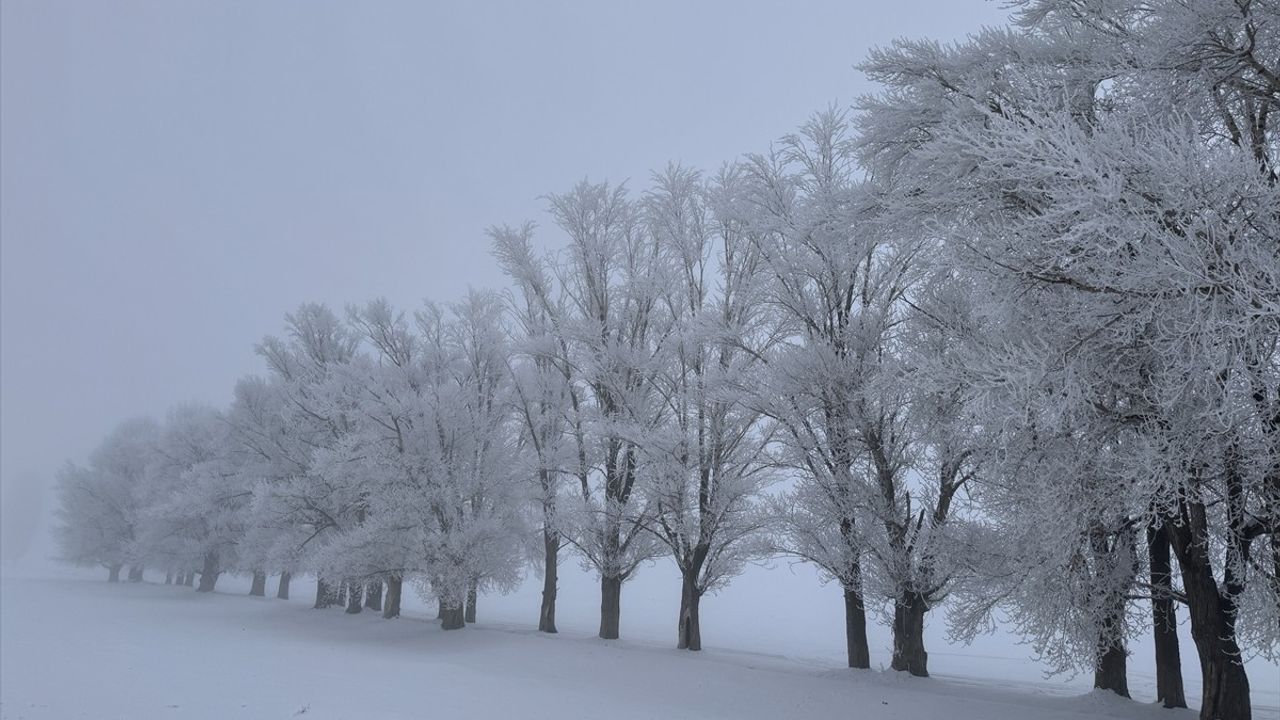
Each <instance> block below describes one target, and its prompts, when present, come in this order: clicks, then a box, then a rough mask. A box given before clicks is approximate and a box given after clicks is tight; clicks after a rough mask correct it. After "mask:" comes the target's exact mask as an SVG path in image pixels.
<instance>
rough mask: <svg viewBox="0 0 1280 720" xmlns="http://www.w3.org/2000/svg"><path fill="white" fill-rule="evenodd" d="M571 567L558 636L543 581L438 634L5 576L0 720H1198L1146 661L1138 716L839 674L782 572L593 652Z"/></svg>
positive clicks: (937, 642) (302, 603)
mask: <svg viewBox="0 0 1280 720" xmlns="http://www.w3.org/2000/svg"><path fill="white" fill-rule="evenodd" d="M565 569H566V570H567V571H569V572H568V573H567V575H568V577H567V578H566V583H565V586H564V587H563V590H562V594H563V596H564V597H563V600H562V606H561V608H560V614H561V621H560V625H561V629H562V632H561V634H560V635H558V636H554V637H553V636H546V635H540V634H538V633H536V632H534V631H533V629H532V624H531V623H530V622H529V616H530V614H531V613H536V590H537V588H536V583H535V582H530V583H527V584H526V585H525V586H523V587H521V588H520V589H519V590H517V592H515V593H513V594H511V595H508V596H505V597H486V598H483V599H482V602H481V605H480V615H481V617H480V620H481V622H480V623H479V624H478V625H476V626H473V627H469V628H468V629H466V630H464V631H461V632H453V633H446V632H442V631H440V630H438V629H437V628H436V627H435V624H434V622H432V621H428V620H426V619H425V618H426V615H427V613H426V612H425V608H423V607H422V605H421V604H420V603H418V602H411V603H408V606H407V615H406V617H404V618H401V619H400V620H396V621H384V620H382V619H381V618H379V617H377V616H376V614H374V613H363V614H361V615H358V616H347V615H344V614H343V613H342V611H341V610H340V609H334V610H325V611H315V610H311V609H309V600H310V597H309V594H310V592H311V591H312V587H313V586H312V585H311V584H310V583H307V582H298V583H296V584H295V590H294V599H293V600H291V601H289V602H282V601H278V600H275V599H272V598H250V597H246V596H244V592H245V591H246V590H247V582H245V580H244V579H242V578H224V580H223V581H222V582H221V583H220V584H219V590H220V592H218V593H215V594H213V595H201V594H198V593H195V592H192V591H191V589H190V588H176V587H170V586H164V585H160V584H155V583H154V578H150V579H151V580H152V582H148V583H145V584H141V585H131V584H128V583H122V584H118V585H109V584H107V583H105V582H103V581H102V578H101V577H99V574H96V573H88V574H80V575H75V576H68V577H64V578H60V579H57V578H49V577H45V578H30V577H14V576H12V575H10V576H7V577H4V578H2V579H0V718H3V720H18V719H19V718H28V719H30V720H39V719H46V718H59V719H61V718H94V719H97V718H102V719H110V718H121V719H128V720H150V719H151V718H293V717H300V718H305V719H306V720H312V719H315V718H377V719H378V720H391V719H393V718H434V717H450V718H471V717H475V718H521V719H526V718H544V717H545V718H558V719H564V718H596V717H610V718H619V719H621V718H743V719H750V718H790V717H814V718H826V717H832V718H835V717H851V716H856V717H858V718H864V719H867V720H876V719H879V718H929V717H946V718H948V720H962V719H964V718H975V719H977V718H984V719H989V720H1000V719H1006V718H1081V717H1099V716H1101V717H1121V718H1168V719H1169V720H1176V719H1178V718H1192V717H1194V713H1190V712H1182V711H1166V710H1162V709H1160V708H1158V707H1156V706H1153V705H1150V704H1147V703H1146V702H1142V701H1141V700H1147V699H1149V698H1147V697H1145V695H1144V693H1145V692H1146V690H1145V688H1146V684H1147V676H1148V675H1149V673H1148V672H1146V671H1145V670H1144V669H1143V668H1142V661H1141V657H1140V656H1137V657H1135V662H1134V664H1135V672H1134V673H1133V676H1132V679H1131V682H1133V683H1134V685H1135V689H1136V694H1137V695H1138V697H1139V699H1140V701H1133V702H1131V701H1125V700H1122V699H1120V698H1115V697H1111V696H1108V695H1106V694H1101V693H1090V692H1089V691H1088V679H1087V678H1077V679H1075V680H1074V681H1069V682H1064V681H1062V680H1061V679H1054V680H1045V679H1043V678H1042V677H1041V672H1042V670H1041V669H1040V668H1039V667H1038V666H1036V665H1035V664H1034V663H1032V662H1030V661H1028V660H1025V659H1019V658H1018V655H1019V652H1020V651H1021V650H1023V648H1017V647H1012V648H1011V647H1008V646H1007V643H1006V645H1005V646H1004V647H1003V649H1002V650H1001V649H1000V648H998V647H997V646H996V645H995V644H992V645H991V646H990V647H982V646H976V647H970V648H946V647H943V646H942V645H941V639H939V638H933V639H934V649H933V652H932V655H931V661H932V666H933V668H934V669H935V676H934V677H933V678H929V679H916V678H910V677H905V676H903V675H901V674H898V673H891V672H874V671H873V672H852V671H848V670H845V669H842V668H841V667H840V662H839V651H840V648H841V647H842V645H841V642H842V637H841V632H842V631H841V627H840V625H839V622H840V620H841V616H840V615H839V613H838V608H839V597H838V593H836V592H835V591H834V590H833V591H831V592H830V593H826V594H830V595H833V596H835V598H834V600H833V602H832V603H813V604H810V605H807V606H806V605H805V604H803V603H800V602H797V601H796V598H802V597H809V598H814V597H818V595H816V594H814V593H809V594H808V595H807V596H804V595H798V596H795V597H792V598H790V601H789V602H787V600H788V596H787V595H786V593H785V592H784V591H783V587H782V586H783V585H798V586H802V584H803V583H807V582H810V581H811V579H810V578H806V577H794V578H788V582H787V583H785V584H784V583H780V580H782V575H783V574H787V575H789V571H788V570H787V569H785V568H775V569H773V570H759V571H756V572H754V573H749V574H748V575H747V576H745V577H744V578H742V579H740V582H739V583H738V584H736V585H735V586H733V587H731V588H730V589H729V591H728V593H727V594H726V595H724V596H722V597H717V598H712V599H711V600H710V601H709V602H707V605H706V608H705V612H706V613H707V618H706V628H705V630H704V633H705V635H704V639H705V642H706V643H707V645H708V646H709V648H710V649H708V650H707V651H704V652H702V653H700V654H694V653H686V652H680V651H676V650H674V649H672V648H671V642H670V640H671V638H669V637H668V636H669V635H673V634H674V630H673V629H672V628H669V627H666V625H667V624H668V623H665V622H664V621H665V620H670V619H671V618H670V617H667V615H668V613H667V612H666V611H667V610H669V609H670V610H671V614H674V609H673V608H668V607H667V606H668V605H670V604H671V603H669V602H668V600H669V598H668V597H666V596H665V595H664V594H665V593H668V592H669V591H670V588H668V587H667V586H666V585H667V583H665V582H664V581H665V580H666V578H665V573H662V572H657V570H658V568H652V570H654V571H655V572H651V573H650V574H649V578H648V580H647V581H642V580H637V582H636V583H634V584H633V585H632V586H631V587H629V588H628V592H624V609H623V623H624V624H623V634H624V637H625V638H626V639H624V640H622V641H617V642H603V641H600V640H597V639H595V638H593V637H592V634H593V633H592V631H593V629H594V628H593V623H594V616H593V612H592V611H593V608H592V607H591V599H592V595H593V593H592V590H593V588H592V587H591V586H590V585H589V580H590V578H589V577H587V576H586V575H585V574H581V575H580V574H578V573H576V572H574V571H573V569H572V568H565ZM644 577H645V576H644V575H643V574H642V575H641V578H644ZM273 584H274V583H273ZM272 589H274V587H272ZM730 598H736V600H734V601H731V600H730ZM531 602H533V603H534V604H532V605H531V604H530V603H531ZM779 602H785V604H782V605H780V604H778V603H779ZM827 604H830V605H831V607H827V606H826V605H827ZM746 608H754V616H750V617H748V616H746V615H745V614H740V613H741V612H745V609H746ZM832 609H835V610H836V612H835V613H834V614H830V616H829V617H827V616H825V615H824V614H825V613H829V612H830V611H831V610H832ZM937 624H941V623H937ZM819 628H821V631H820V632H818V629H819ZM931 634H932V635H940V633H939V632H938V631H937V629H936V628H935V629H934V631H933V632H932V633H931ZM886 638H887V635H886V636H885V637H884V638H881V637H879V636H878V635H877V636H876V637H875V640H876V641H877V642H878V643H879V644H880V645H884V644H885V643H884V642H883V641H884V640H885V639H886ZM770 643H772V644H773V647H772V648H770V647H769V645H770ZM993 643H995V641H993ZM884 650H885V648H883V647H882V648H880V653H879V654H878V655H877V656H876V657H875V661H876V662H880V661H883V660H885V657H886V656H885V653H884ZM779 652H781V653H785V654H778V653H779ZM1024 654H1025V653H1024ZM1184 654H1186V655H1187V656H1188V657H1187V661H1188V666H1187V668H1186V672H1187V674H1188V675H1192V674H1194V673H1195V667H1194V655H1193V654H1192V653H1191V652H1190V648H1189V647H1188V649H1187V650H1186V651H1184ZM1250 669H1251V671H1252V679H1253V680H1254V685H1255V690H1256V691H1257V692H1256V693H1255V702H1257V703H1259V704H1262V705H1269V706H1270V707H1263V708H1259V711H1258V712H1256V713H1255V717H1259V718H1268V717H1271V718H1274V717H1280V713H1277V712H1276V710H1275V707H1274V706H1275V705H1276V701H1275V698H1276V691H1275V685H1276V684H1277V681H1280V677H1267V676H1268V675H1272V674H1274V670H1275V666H1266V665H1260V664H1256V663H1255V664H1254V665H1252V666H1251V668H1250ZM1187 680H1188V684H1189V686H1192V687H1194V686H1195V685H1196V683H1195V682H1194V680H1195V679H1194V678H1193V677H1188V678H1187Z"/></svg>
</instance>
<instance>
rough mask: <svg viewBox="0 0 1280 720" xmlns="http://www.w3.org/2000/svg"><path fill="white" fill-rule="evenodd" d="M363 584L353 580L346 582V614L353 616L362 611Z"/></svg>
mask: <svg viewBox="0 0 1280 720" xmlns="http://www.w3.org/2000/svg"><path fill="white" fill-rule="evenodd" d="M363 590H364V584H363V583H358V582H356V581H355V580H349V581H347V614H348V615H355V614H356V613H358V612H360V611H361V610H363V609H364V597H363V595H364V593H363Z"/></svg>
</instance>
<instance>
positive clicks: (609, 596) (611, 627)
mask: <svg viewBox="0 0 1280 720" xmlns="http://www.w3.org/2000/svg"><path fill="white" fill-rule="evenodd" d="M621 618H622V578H620V577H617V576H611V575H601V576H600V637H601V638H603V639H605V640H617V639H618V625H619V622H620V620H621Z"/></svg>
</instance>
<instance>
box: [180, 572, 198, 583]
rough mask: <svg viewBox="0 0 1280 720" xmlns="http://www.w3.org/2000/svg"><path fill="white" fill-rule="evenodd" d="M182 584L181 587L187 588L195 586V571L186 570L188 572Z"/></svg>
mask: <svg viewBox="0 0 1280 720" xmlns="http://www.w3.org/2000/svg"><path fill="white" fill-rule="evenodd" d="M182 584H183V585H186V586H187V587H193V586H195V584H196V571H195V570H188V571H187V575H186V582H184V583H182Z"/></svg>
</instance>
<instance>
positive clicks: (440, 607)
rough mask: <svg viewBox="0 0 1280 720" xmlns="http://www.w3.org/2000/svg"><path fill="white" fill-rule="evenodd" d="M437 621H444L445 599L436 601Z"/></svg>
mask: <svg viewBox="0 0 1280 720" xmlns="http://www.w3.org/2000/svg"><path fill="white" fill-rule="evenodd" d="M436 619H437V620H443V619H444V600H443V599H437V600H436Z"/></svg>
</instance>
